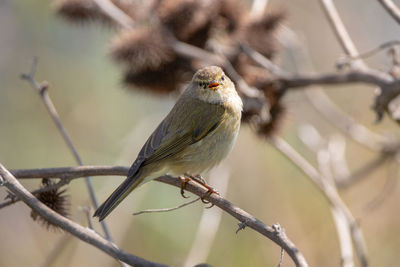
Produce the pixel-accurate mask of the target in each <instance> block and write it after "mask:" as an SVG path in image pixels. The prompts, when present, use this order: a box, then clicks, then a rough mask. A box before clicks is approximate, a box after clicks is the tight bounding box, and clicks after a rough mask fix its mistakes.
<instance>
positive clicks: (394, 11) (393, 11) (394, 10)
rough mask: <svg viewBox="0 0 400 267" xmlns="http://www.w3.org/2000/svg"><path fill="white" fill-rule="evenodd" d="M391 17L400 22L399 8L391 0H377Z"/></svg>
mask: <svg viewBox="0 0 400 267" xmlns="http://www.w3.org/2000/svg"><path fill="white" fill-rule="evenodd" d="M378 1H379V2H380V3H381V4H382V6H383V7H384V8H385V9H386V11H387V12H388V13H389V14H390V15H391V16H392V18H393V19H395V20H396V21H397V23H400V9H399V8H398V7H397V6H396V4H395V3H393V1H392V0H378Z"/></svg>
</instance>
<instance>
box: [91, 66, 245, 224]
mask: <svg viewBox="0 0 400 267" xmlns="http://www.w3.org/2000/svg"><path fill="white" fill-rule="evenodd" d="M242 106H243V103H242V100H241V98H240V97H239V95H238V94H237V92H236V89H235V85H234V84H233V82H232V81H231V80H230V79H229V78H228V76H226V75H225V73H224V72H223V71H222V69H221V68H219V67H216V66H209V67H205V68H202V69H200V70H198V71H197V72H196V73H195V74H194V76H193V79H192V81H191V83H190V84H189V85H188V86H187V88H186V89H185V91H184V92H183V93H182V94H181V96H180V97H179V99H178V101H177V102H176V104H175V106H174V107H173V108H172V110H171V111H170V112H169V114H168V115H167V116H166V117H165V119H164V120H163V121H162V122H161V123H160V124H159V125H158V127H157V128H156V129H155V131H154V132H153V133H152V135H151V136H150V137H149V138H148V139H147V141H146V143H145V144H144V146H143V147H142V149H141V150H140V152H139V155H138V156H137V158H136V160H135V161H134V162H133V164H132V166H131V168H130V169H129V172H128V175H127V178H126V179H125V181H124V182H123V183H122V184H121V185H120V186H118V188H117V189H116V190H115V191H114V192H113V193H112V194H111V196H109V197H108V199H107V200H106V201H105V202H104V203H103V204H102V205H101V206H100V207H99V208H98V209H97V210H96V212H95V213H94V216H95V217H99V221H102V220H103V219H104V218H105V217H106V216H107V215H109V214H110V212H111V211H113V210H114V209H115V207H117V205H118V204H119V203H121V201H122V200H123V199H124V198H125V197H126V196H127V195H128V194H129V193H130V192H131V191H132V190H133V189H135V188H136V187H137V186H139V185H141V184H144V183H146V182H148V181H151V180H153V179H155V178H157V177H159V176H162V175H165V174H170V175H174V176H180V175H183V174H186V173H190V174H200V173H201V172H204V171H207V170H209V169H211V168H212V167H214V166H216V165H217V164H218V163H219V162H220V161H221V160H223V159H224V158H225V157H226V156H227V155H228V153H229V152H230V151H231V150H232V147H233V145H234V143H235V141H236V139H237V136H238V133H239V128H240V119H241V115H242ZM209 190H210V189H209Z"/></svg>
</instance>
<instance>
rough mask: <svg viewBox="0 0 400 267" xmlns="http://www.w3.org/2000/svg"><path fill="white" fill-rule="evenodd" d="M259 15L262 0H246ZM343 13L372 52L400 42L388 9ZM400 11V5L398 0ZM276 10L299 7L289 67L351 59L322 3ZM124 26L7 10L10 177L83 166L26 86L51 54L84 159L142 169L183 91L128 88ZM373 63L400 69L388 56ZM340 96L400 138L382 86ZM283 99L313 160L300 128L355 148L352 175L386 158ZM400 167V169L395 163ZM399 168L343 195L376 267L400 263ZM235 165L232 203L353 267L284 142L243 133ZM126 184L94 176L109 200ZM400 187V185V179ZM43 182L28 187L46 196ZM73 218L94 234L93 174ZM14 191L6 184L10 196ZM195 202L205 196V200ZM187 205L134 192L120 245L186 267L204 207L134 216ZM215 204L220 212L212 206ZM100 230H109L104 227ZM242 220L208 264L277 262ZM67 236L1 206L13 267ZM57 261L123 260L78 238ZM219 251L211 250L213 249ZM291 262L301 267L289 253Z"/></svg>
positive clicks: (1, 111) (290, 18)
mask: <svg viewBox="0 0 400 267" xmlns="http://www.w3.org/2000/svg"><path fill="white" fill-rule="evenodd" d="M244 3H245V4H246V5H247V6H250V5H251V3H250V2H246V1H244ZM335 3H336V4H337V7H338V9H339V12H340V14H341V16H342V18H343V20H344V22H345V24H346V26H347V27H348V30H349V32H350V34H351V36H352V37H353V39H354V41H355V42H356V45H357V47H358V48H359V50H360V51H366V50H369V49H371V48H373V47H376V46H378V45H379V44H381V43H383V42H385V41H388V40H393V39H396V38H398V36H399V34H400V26H399V25H398V24H396V22H395V21H394V20H392V18H391V17H389V16H388V15H387V14H386V12H385V11H384V10H383V9H382V7H381V6H380V5H379V3H378V1H363V0H353V1H346V0H338V1H335ZM397 4H400V2H399V1H397ZM268 8H283V9H284V10H286V12H287V14H288V15H287V19H286V22H285V25H286V26H287V27H289V28H290V29H292V30H293V31H294V32H295V33H296V34H297V36H298V37H299V39H300V41H301V43H302V45H303V46H304V47H305V48H306V50H307V51H308V53H309V58H308V59H307V60H308V61H307V62H304V65H300V66H297V67H294V66H293V62H292V61H291V60H290V56H289V55H288V51H287V50H286V49H284V48H283V49H282V50H281V52H280V57H279V58H278V63H279V64H280V65H281V66H282V67H283V68H284V69H287V70H290V71H296V69H297V70H300V71H302V72H307V71H310V69H309V66H310V65H312V66H313V68H314V69H315V71H316V72H328V71H335V62H336V60H337V59H338V57H339V56H341V55H342V51H341V48H340V46H339V45H338V42H337V40H336V39H335V37H334V35H333V33H332V30H331V28H330V27H329V25H328V23H327V19H326V17H325V16H324V14H323V12H322V10H321V7H320V4H319V3H318V1H306V0H297V1H284V0H281V1H277V0H271V1H269V3H268ZM113 34H114V30H113V29H112V28H111V27H104V26H101V25H98V24H88V25H79V24H78V25H73V24H72V25H71V24H69V23H66V22H65V21H64V20H62V19H61V18H59V17H57V16H56V15H55V13H54V12H53V10H52V7H51V2H50V1H43V0H41V1H31V0H25V1H23V0H2V1H1V2H0V162H1V163H2V164H4V165H5V166H6V167H7V168H9V169H20V168H44V167H61V166H75V165H76V163H75V161H74V160H73V158H72V156H71V153H70V152H69V151H68V149H67V148H66V146H65V144H64V142H63V140H62V138H61V136H60V134H59V133H58V132H57V129H56V127H55V125H54V124H53V122H52V121H51V120H50V118H49V116H48V114H47V112H46V110H45V107H44V105H43V104H42V102H41V99H40V97H39V96H38V95H37V93H36V92H35V91H34V90H33V89H32V88H31V87H29V86H28V84H27V83H26V82H25V81H22V80H21V79H20V74H21V73H22V72H27V71H28V70H29V69H30V66H31V63H32V59H33V57H34V56H38V58H39V66H38V70H37V75H36V78H37V79H38V80H39V81H41V80H47V81H49V82H50V95H51V97H52V98H53V101H54V103H55V105H56V107H57V109H58V111H59V114H60V117H61V120H62V121H63V123H64V125H65V127H66V128H67V130H68V131H69V133H70V135H71V137H72V140H73V142H74V144H75V145H76V147H77V149H78V151H79V153H80V155H81V157H82V159H83V162H84V163H85V164H88V165H130V164H131V162H132V161H133V160H134V159H135V157H136V154H137V153H138V151H139V150H140V147H141V145H142V144H143V143H144V142H145V140H146V138H147V136H148V135H149V134H150V133H151V132H152V130H153V129H154V128H155V127H156V125H157V124H158V122H159V121H160V120H161V119H162V118H163V117H164V116H165V114H167V113H168V111H169V110H170V108H171V107H172V105H173V103H174V101H175V99H176V95H170V96H154V95H151V94H147V93H144V92H143V91H138V90H131V89H127V88H126V87H125V86H124V85H122V83H121V82H120V80H121V69H120V68H119V67H118V66H117V65H116V64H114V63H113V62H112V61H111V59H110V57H109V56H107V53H108V44H109V40H110V37H111V36H112V35H113ZM367 62H368V63H369V64H370V66H373V67H375V68H378V69H382V70H387V69H389V64H390V59H389V57H388V56H387V55H386V54H385V53H381V54H379V55H377V56H375V57H373V58H371V59H368V60H367ZM326 92H327V94H328V95H329V96H330V97H331V98H332V100H333V101H334V102H335V103H337V104H338V105H339V106H340V107H341V108H342V109H343V111H345V112H346V113H348V114H349V115H351V116H353V117H354V118H356V119H357V121H358V122H360V123H362V124H364V125H366V126H367V127H368V128H370V129H371V130H372V131H375V132H377V133H380V134H391V135H394V136H399V129H398V126H397V125H395V124H394V123H393V122H391V121H390V120H389V119H387V118H385V119H384V121H383V122H381V123H379V124H375V123H374V120H375V114H374V113H373V111H372V110H371V109H370V105H371V103H372V99H373V88H372V87H369V86H365V85H348V86H332V87H327V88H326ZM284 103H285V104H286V107H287V114H286V116H285V120H284V123H283V125H282V127H281V129H280V130H279V132H278V135H280V136H282V137H283V138H284V139H286V140H287V141H288V142H289V143H290V144H292V145H293V147H295V148H296V150H297V151H298V152H300V153H301V154H302V155H304V156H305V157H306V158H307V159H308V160H310V161H311V162H312V163H315V162H316V160H315V153H313V152H312V151H310V150H309V149H308V148H307V147H306V146H305V145H304V144H303V143H302V142H301V141H300V139H299V136H298V134H299V127H301V126H302V125H305V124H311V125H313V126H314V127H315V128H317V129H318V130H319V131H320V133H321V135H322V136H323V137H324V138H329V137H331V136H334V135H338V136H342V137H343V138H345V140H346V145H347V146H346V148H347V150H346V160H347V162H348V164H349V168H350V169H351V170H355V169H357V168H358V167H360V166H362V165H363V163H365V162H367V161H368V160H371V159H373V158H374V157H376V156H377V155H376V153H373V152H371V151H369V150H368V149H366V148H364V147H362V146H360V145H358V144H356V143H355V142H353V141H352V140H350V139H347V138H346V137H345V136H343V134H342V133H341V132H340V131H339V130H337V129H336V128H335V127H333V126H332V125H331V124H330V123H329V122H327V121H326V120H325V119H324V118H323V117H322V116H320V115H319V114H318V112H316V111H315V109H313V107H312V106H311V104H310V103H309V102H308V101H307V99H306V98H305V96H304V93H303V92H302V91H301V90H299V91H294V92H290V93H289V94H287V95H286V96H285V99H284ZM392 167H393V166H392ZM392 167H390V165H389V164H383V165H382V166H381V167H380V168H378V169H377V170H375V171H373V172H371V173H369V174H368V175H367V176H366V177H365V179H363V180H362V181H361V182H358V183H356V184H354V185H353V186H351V187H348V188H346V189H344V190H341V191H340V193H341V196H342V197H343V199H344V201H345V202H346V203H347V204H348V205H349V207H350V209H351V210H352V212H353V214H354V216H355V217H356V219H357V221H358V222H359V224H360V226H361V228H362V230H363V232H364V235H365V238H366V241H367V246H368V251H369V260H370V264H371V266H398V263H399V260H400V256H399V249H400V237H399V236H400V217H399V213H398V209H399V204H398V203H400V190H399V187H398V186H395V185H394V186H393V188H392V190H391V192H390V193H387V195H386V197H385V199H384V201H383V202H382V203H381V204H380V205H379V206H377V207H375V208H369V207H370V206H368V203H370V202H371V201H372V200H374V199H375V197H376V196H378V195H379V194H380V192H381V191H382V190H383V188H384V186H385V183H386V181H387V179H388V173H391V172H393V168H392ZM223 168H225V169H227V170H228V171H229V173H230V179H229V185H228V189H227V193H226V198H227V199H228V200H230V201H232V202H233V203H235V204H237V205H238V206H239V207H241V208H243V209H244V210H246V211H248V212H249V213H251V214H253V215H255V216H256V217H257V218H259V219H261V220H262V221H263V222H265V223H266V224H269V225H271V224H273V223H277V222H279V223H280V224H281V225H282V226H283V227H284V228H285V229H286V233H287V234H288V236H289V237H290V238H291V240H292V241H293V242H294V243H295V244H296V245H297V246H298V248H299V249H300V251H302V252H303V253H304V255H305V257H306V259H307V260H308V262H309V263H310V265H311V266H340V253H339V245H338V239H337V235H336V231H335V227H334V224H333V221H332V218H331V214H330V211H329V205H328V203H327V201H326V200H325V198H324V197H323V196H322V195H321V193H320V192H319V190H317V189H316V188H315V186H314V185H313V184H312V183H311V182H310V181H309V180H308V178H306V177H305V176H304V175H303V174H302V173H301V172H299V171H298V170H297V168H296V167H295V166H293V164H292V163H291V162H290V161H288V160H287V159H286V158H284V157H283V156H281V154H280V153H279V152H277V151H276V150H275V149H274V147H272V146H271V145H269V144H268V143H267V142H265V140H263V139H262V138H259V137H258V136H257V135H256V134H255V133H254V132H253V131H252V130H251V129H250V127H248V126H246V125H244V126H243V127H242V129H241V132H240V136H239V139H238V142H237V144H236V146H235V148H234V150H233V152H232V153H231V155H230V156H229V158H228V159H227V160H226V161H225V163H224V165H223ZM122 179H123V177H96V178H93V181H94V185H95V189H96V193H97V197H98V199H99V200H100V201H102V200H104V199H105V198H106V197H107V196H108V195H109V194H110V193H111V192H112V191H113V190H114V188H115V187H116V186H117V185H118V184H119V183H120V182H121V181H122ZM395 179H397V177H396V178H395ZM39 183H40V181H39V180H37V181H23V184H24V185H25V186H26V187H27V188H29V189H34V188H37V186H38V185H39ZM68 194H69V195H70V200H71V211H70V213H71V215H70V217H71V218H72V219H74V220H75V221H77V222H79V223H81V224H83V225H87V219H86V215H85V213H84V212H82V211H81V207H85V206H88V205H89V203H90V201H89V196H88V192H87V189H86V186H85V184H84V181H83V180H82V179H80V180H74V181H73V182H71V184H70V185H69V187H68ZM6 195H7V193H6V190H5V189H4V188H0V199H3V198H4V197H5V196H6ZM192 197H193V196H192ZM182 202H183V199H182V198H181V196H180V194H179V190H178V189H177V188H173V187H171V186H168V185H164V184H160V183H157V182H151V183H148V184H146V185H145V186H143V187H141V188H139V189H138V190H136V191H135V192H134V194H131V195H130V196H129V197H128V198H127V199H126V200H125V201H124V202H123V203H122V204H121V206H120V207H119V208H118V209H117V210H115V212H114V213H113V214H112V215H111V216H110V217H109V218H108V220H107V223H108V225H109V227H110V230H111V234H112V236H113V238H114V240H115V242H116V244H118V246H119V247H120V248H122V249H124V250H126V251H128V252H132V253H133V254H136V255H139V256H142V257H144V258H147V259H151V260H154V261H158V262H163V263H166V264H170V265H173V266H181V265H183V263H184V262H185V260H186V257H187V254H188V252H189V250H190V247H191V244H192V242H193V240H194V238H195V234H196V231H197V227H198V221H199V220H200V218H201V216H202V214H203V212H205V213H206V214H207V213H211V212H212V210H204V205H203V204H201V203H196V204H194V205H191V206H189V207H186V208H183V209H180V210H177V211H173V212H169V213H160V214H147V215H139V216H132V215H131V214H132V213H133V212H135V211H138V210H142V209H148V208H162V207H171V206H174V205H177V204H180V203H182ZM213 209H215V208H213ZM95 228H96V230H98V231H101V229H100V227H99V225H98V224H97V223H95ZM236 229H237V221H236V220H234V219H233V218H232V217H231V216H228V215H226V214H223V216H222V221H221V224H220V227H219V229H218V232H217V235H216V238H215V240H214V241H213V243H212V246H211V250H210V253H209V255H208V257H207V260H206V261H207V262H208V263H210V264H212V265H213V266H275V265H277V263H278V262H279V255H280V249H279V247H277V246H276V245H275V244H274V243H273V242H271V241H270V240H268V239H266V238H264V237H263V236H261V235H260V234H258V233H256V232H254V231H252V230H251V229H246V230H244V231H241V232H239V233H238V234H235V230H236ZM63 235H64V234H63V233H62V232H60V231H50V232H49V231H47V230H46V229H45V228H44V227H42V226H41V225H40V224H38V223H37V222H34V221H32V220H31V218H30V209H29V208H27V206H25V205H24V204H22V203H18V204H15V205H13V206H10V207H7V208H4V209H2V210H0V240H1V242H0V266H28V265H29V266H41V264H43V262H44V261H45V259H46V257H47V255H48V254H49V252H50V251H51V249H52V248H53V247H54V245H55V244H57V242H58V240H59V239H60V238H61V237H62V236H63ZM66 240H67V241H65V242H66V245H65V247H64V249H63V250H61V251H60V252H59V255H58V257H57V259H56V260H55V261H54V264H53V265H52V266H119V265H118V263H117V262H116V261H115V260H114V259H112V258H110V257H109V256H107V255H105V254H104V253H102V252H100V251H99V250H97V249H96V248H94V247H92V246H89V245H88V244H86V243H83V242H81V241H79V240H77V239H75V238H68V239H66ZM205 245H206V244H205ZM283 266H292V262H291V260H290V258H289V257H288V256H285V257H284V260H283Z"/></svg>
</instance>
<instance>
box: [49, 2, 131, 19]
mask: <svg viewBox="0 0 400 267" xmlns="http://www.w3.org/2000/svg"><path fill="white" fill-rule="evenodd" d="M112 2H113V4H115V5H116V6H117V7H118V8H120V9H121V10H122V11H124V13H125V14H127V15H128V16H130V17H131V18H133V19H134V18H135V17H136V13H135V11H136V10H137V3H135V2H134V1H127V0H112ZM53 7H54V9H55V11H56V12H57V13H58V14H59V15H60V16H62V17H63V18H65V19H67V20H68V21H71V22H91V21H100V22H102V23H104V24H106V25H113V24H114V21H113V20H112V19H110V18H109V16H108V15H107V14H105V13H104V12H103V11H102V10H101V8H99V6H98V5H97V4H96V3H95V2H94V1H93V0H56V1H55V2H54V3H53Z"/></svg>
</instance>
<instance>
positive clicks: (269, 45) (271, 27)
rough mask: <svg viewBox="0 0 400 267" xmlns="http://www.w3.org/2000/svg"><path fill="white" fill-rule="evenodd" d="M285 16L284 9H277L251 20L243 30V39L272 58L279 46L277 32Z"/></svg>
mask: <svg viewBox="0 0 400 267" xmlns="http://www.w3.org/2000/svg"><path fill="white" fill-rule="evenodd" d="M284 18H285V13H284V12H283V11H275V12H271V13H269V14H267V15H265V16H263V17H261V18H260V19H258V20H256V21H252V22H250V23H249V24H248V25H247V26H246V27H245V28H244V30H243V37H242V38H243V40H245V41H247V42H248V43H249V45H250V46H251V47H252V48H253V49H255V50H257V51H258V52H259V53H261V54H263V55H264V56H266V57H268V58H272V57H273V55H274V54H276V52H277V50H278V48H279V46H278V43H277V40H276V37H275V33H276V30H277V29H278V26H279V25H280V23H281V22H282V21H283V20H284Z"/></svg>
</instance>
